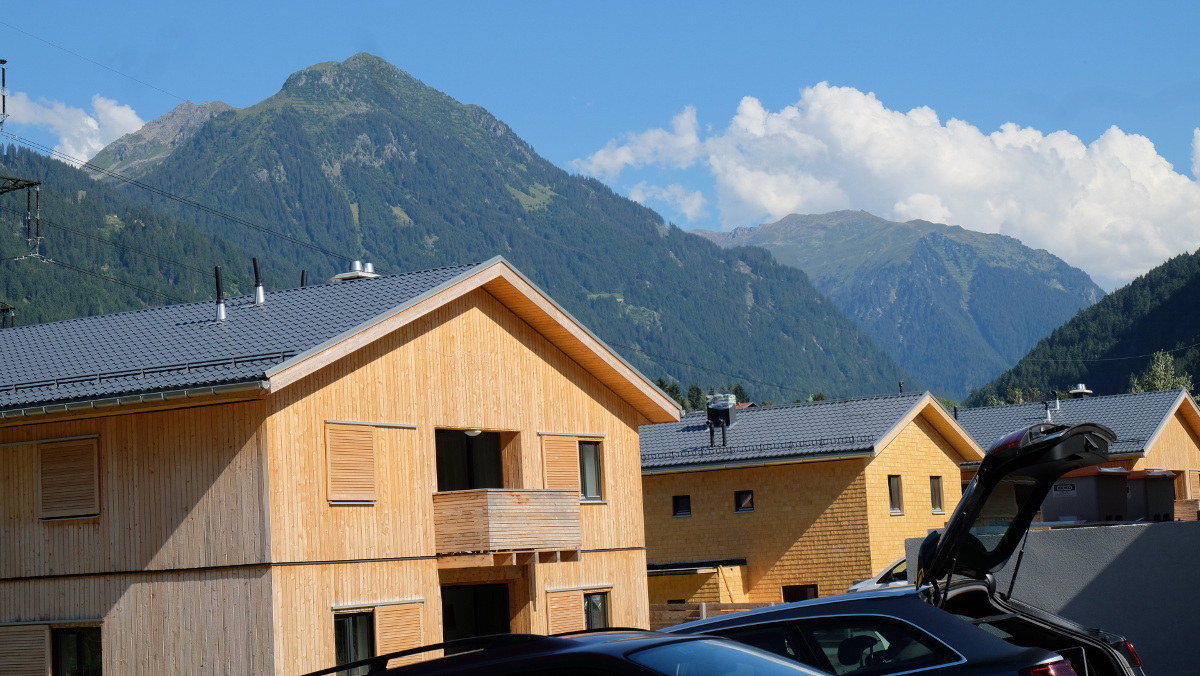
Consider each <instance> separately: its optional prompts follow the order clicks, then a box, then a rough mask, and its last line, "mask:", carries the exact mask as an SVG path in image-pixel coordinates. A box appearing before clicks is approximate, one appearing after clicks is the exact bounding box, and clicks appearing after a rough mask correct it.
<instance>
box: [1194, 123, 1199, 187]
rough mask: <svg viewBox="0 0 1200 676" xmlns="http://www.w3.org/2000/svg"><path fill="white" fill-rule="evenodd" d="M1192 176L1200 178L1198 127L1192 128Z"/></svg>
mask: <svg viewBox="0 0 1200 676" xmlns="http://www.w3.org/2000/svg"><path fill="white" fill-rule="evenodd" d="M1192 178H1195V179H1200V127H1197V128H1195V129H1193V130H1192Z"/></svg>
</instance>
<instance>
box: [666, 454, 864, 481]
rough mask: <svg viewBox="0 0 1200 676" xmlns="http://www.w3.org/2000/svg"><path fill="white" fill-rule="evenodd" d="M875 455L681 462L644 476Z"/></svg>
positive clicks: (827, 455)
mask: <svg viewBox="0 0 1200 676" xmlns="http://www.w3.org/2000/svg"><path fill="white" fill-rule="evenodd" d="M874 455H875V449H874V447H871V448H866V449H859V450H848V451H834V452H831V453H821V454H811V455H792V456H786V457H779V458H754V459H748V460H728V461H725V462H712V463H705V464H702V465H701V464H695V463H688V464H680V465H663V466H658V467H642V476H651V475H655V474H683V473H688V472H713V471H716V470H722V469H748V468H751V467H771V466H774V465H798V464H801V463H808V462H824V461H834V460H850V459H854V458H870V457H873V456H874Z"/></svg>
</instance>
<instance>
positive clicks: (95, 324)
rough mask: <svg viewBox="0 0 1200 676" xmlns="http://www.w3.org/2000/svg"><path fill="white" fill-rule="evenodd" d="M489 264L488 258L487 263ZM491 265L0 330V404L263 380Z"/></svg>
mask: <svg viewBox="0 0 1200 676" xmlns="http://www.w3.org/2000/svg"><path fill="white" fill-rule="evenodd" d="M489 263H490V262H489ZM487 265H488V263H477V264H470V265H459V266H454V267H446V268H438V269H436V270H425V271H422V272H412V273H407V274H398V275H388V276H383V277H377V278H374V279H355V280H350V281H343V282H338V283H330V284H320V285H315V286H307V287H303V288H295V289H284V290H281V291H272V292H268V293H267V296H266V299H267V301H266V304H264V305H255V304H254V296H253V295H249V296H240V297H236V298H229V299H226V301H225V304H226V309H227V315H226V316H227V318H226V320H225V321H223V322H217V321H216V302H215V301H207V302H199V303H185V304H179V305H167V306H163V307H157V308H149V309H145V310H134V311H131V312H121V313H117V314H111V315H100V316H95V317H80V318H78V319H69V320H66V321H61V322H53V323H50V324H37V325H33V326H18V327H15V328H8V329H0V355H2V361H0V364H2V366H0V410H7V409H14V408H22V407H30V406H40V405H46V404H52V403H63V402H71V401H84V400H90V399H97V398H102V397H115V396H122V395H128V394H133V393H146V392H160V391H169V390H178V389H183V388H192V387H199V386H207V385H219V384H227V383H242V382H252V381H255V380H262V379H264V378H265V377H266V376H267V371H268V370H269V369H271V368H273V367H276V366H278V365H280V364H283V363H285V362H287V361H288V360H290V359H293V358H295V357H296V356H297V355H303V354H304V353H305V352H306V351H309V350H312V349H314V348H317V347H320V346H322V345H323V344H325V343H327V342H330V341H334V340H335V339H337V338H339V337H340V336H343V335H349V334H351V333H353V332H355V331H356V330H358V329H359V328H360V327H363V326H366V325H370V324H374V323H376V322H378V321H381V320H382V319H384V318H386V317H388V316H390V315H392V314H394V313H395V312H397V311H398V310H400V309H401V308H402V307H404V306H407V305H410V304H412V303H414V302H416V301H418V300H420V299H421V298H423V297H425V296H427V295H430V294H432V293H434V292H436V291H437V290H439V289H440V288H441V287H444V286H447V285H449V284H452V283H454V282H456V281H458V280H459V279H461V278H464V277H467V276H470V274H472V273H473V272H475V271H476V270H478V269H480V268H482V267H486V266H487Z"/></svg>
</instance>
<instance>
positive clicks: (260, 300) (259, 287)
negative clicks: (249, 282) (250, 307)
mask: <svg viewBox="0 0 1200 676" xmlns="http://www.w3.org/2000/svg"><path fill="white" fill-rule="evenodd" d="M250 262H251V263H253V264H254V304H255V305H263V304H264V303H266V302H267V294H266V292H265V291H263V283H262V276H261V275H259V274H258V259H257V258H251V259H250Z"/></svg>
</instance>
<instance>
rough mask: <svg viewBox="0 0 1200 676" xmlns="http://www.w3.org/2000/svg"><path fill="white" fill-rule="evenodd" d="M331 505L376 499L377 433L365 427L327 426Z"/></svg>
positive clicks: (326, 437)
mask: <svg viewBox="0 0 1200 676" xmlns="http://www.w3.org/2000/svg"><path fill="white" fill-rule="evenodd" d="M325 455H326V460H327V463H328V468H327V470H328V472H327V473H328V475H329V501H330V502H337V501H343V500H344V501H373V500H374V499H375V429H374V428H373V427H368V426H365V425H326V427H325Z"/></svg>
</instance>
